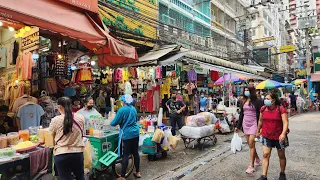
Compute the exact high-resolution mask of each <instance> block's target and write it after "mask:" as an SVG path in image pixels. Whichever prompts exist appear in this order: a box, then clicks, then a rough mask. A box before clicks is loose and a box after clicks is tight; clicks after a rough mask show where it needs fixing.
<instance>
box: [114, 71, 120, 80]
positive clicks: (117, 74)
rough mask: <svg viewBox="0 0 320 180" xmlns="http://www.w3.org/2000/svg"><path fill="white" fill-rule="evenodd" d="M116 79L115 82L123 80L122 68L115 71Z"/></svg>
mask: <svg viewBox="0 0 320 180" xmlns="http://www.w3.org/2000/svg"><path fill="white" fill-rule="evenodd" d="M114 74H115V75H114V80H115V82H120V81H122V71H121V69H116V70H115V72H114Z"/></svg>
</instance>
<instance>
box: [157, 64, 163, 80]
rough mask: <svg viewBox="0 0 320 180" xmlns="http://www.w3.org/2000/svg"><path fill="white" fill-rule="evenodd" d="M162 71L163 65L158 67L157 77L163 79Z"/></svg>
mask: <svg viewBox="0 0 320 180" xmlns="http://www.w3.org/2000/svg"><path fill="white" fill-rule="evenodd" d="M161 78H162V73H161V66H157V67H156V79H161Z"/></svg>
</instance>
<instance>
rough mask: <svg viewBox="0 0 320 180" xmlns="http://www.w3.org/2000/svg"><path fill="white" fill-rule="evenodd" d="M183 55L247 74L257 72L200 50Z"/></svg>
mask: <svg viewBox="0 0 320 180" xmlns="http://www.w3.org/2000/svg"><path fill="white" fill-rule="evenodd" d="M185 57H187V58H190V59H194V60H198V61H201V62H204V63H208V64H211V65H218V66H221V67H226V68H230V69H234V70H238V71H239V72H246V73H249V74H257V72H256V71H255V70H252V69H250V68H248V67H246V66H243V65H240V64H236V63H233V62H230V61H227V60H224V59H220V58H217V57H214V56H210V55H207V54H203V53H201V52H196V51H189V52H187V53H186V55H185Z"/></svg>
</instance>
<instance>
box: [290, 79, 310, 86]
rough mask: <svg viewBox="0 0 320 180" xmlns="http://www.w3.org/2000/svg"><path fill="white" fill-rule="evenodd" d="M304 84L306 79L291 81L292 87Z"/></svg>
mask: <svg viewBox="0 0 320 180" xmlns="http://www.w3.org/2000/svg"><path fill="white" fill-rule="evenodd" d="M305 82H307V80H306V79H296V80H294V81H292V82H291V84H293V85H300V84H303V83H305Z"/></svg>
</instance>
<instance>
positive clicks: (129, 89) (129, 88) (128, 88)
mask: <svg viewBox="0 0 320 180" xmlns="http://www.w3.org/2000/svg"><path fill="white" fill-rule="evenodd" d="M124 94H130V95H132V86H131V83H130V82H129V81H126V82H125V83H124Z"/></svg>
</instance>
